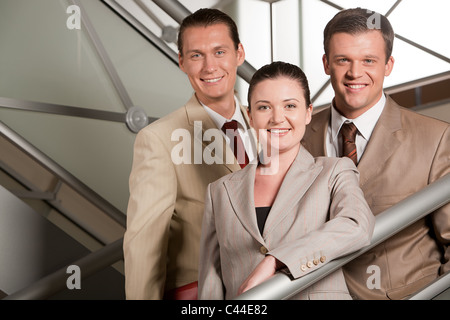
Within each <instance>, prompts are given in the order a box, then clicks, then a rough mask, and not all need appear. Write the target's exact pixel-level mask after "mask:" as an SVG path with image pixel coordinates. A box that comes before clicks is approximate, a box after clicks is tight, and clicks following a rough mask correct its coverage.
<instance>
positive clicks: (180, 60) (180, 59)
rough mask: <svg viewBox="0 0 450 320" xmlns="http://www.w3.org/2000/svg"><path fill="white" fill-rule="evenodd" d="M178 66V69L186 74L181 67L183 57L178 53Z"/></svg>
mask: <svg viewBox="0 0 450 320" xmlns="http://www.w3.org/2000/svg"><path fill="white" fill-rule="evenodd" d="M178 66H179V67H180V69H181V71H183V72H184V73H186V72H185V71H184V67H183V56H182V55H181V53H178Z"/></svg>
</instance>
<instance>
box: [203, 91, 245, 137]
mask: <svg viewBox="0 0 450 320" xmlns="http://www.w3.org/2000/svg"><path fill="white" fill-rule="evenodd" d="M200 103H201V105H202V106H203V108H204V109H205V110H206V112H207V113H208V115H209V116H210V117H211V119H212V120H213V121H214V123H215V124H216V126H217V128H219V129H220V128H222V126H223V124H224V123H225V122H228V121H231V120H236V121H237V122H238V124H239V126H240V127H241V128H243V129H245V128H247V125H246V123H245V120H244V116H243V115H242V112H241V107H240V103H239V100H238V98H237V97H236V96H234V104H235V106H236V108H235V109H234V114H233V116H232V117H231V119H226V118H225V117H223V116H222V115H220V114H219V113H217V112H216V111H214V110H213V109H211V108H210V107H208V106H207V105H205V104H203V103H202V102H201V101H200Z"/></svg>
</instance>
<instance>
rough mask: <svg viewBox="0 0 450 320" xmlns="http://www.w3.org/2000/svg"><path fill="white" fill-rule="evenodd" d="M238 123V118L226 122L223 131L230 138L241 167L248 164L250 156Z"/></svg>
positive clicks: (232, 148)
mask: <svg viewBox="0 0 450 320" xmlns="http://www.w3.org/2000/svg"><path fill="white" fill-rule="evenodd" d="M237 127H238V123H237V121H236V120H231V121H229V122H225V123H224V124H223V126H222V131H223V132H224V133H225V134H226V135H227V137H228V138H230V147H231V150H233V153H234V156H235V157H236V159H237V161H238V163H239V165H240V166H241V168H244V167H245V166H246V165H247V164H248V156H247V153H246V152H245V147H244V144H243V143H242V139H241V136H240V135H239V131H238V130H237Z"/></svg>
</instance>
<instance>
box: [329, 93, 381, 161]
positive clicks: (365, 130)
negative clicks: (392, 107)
mask: <svg viewBox="0 0 450 320" xmlns="http://www.w3.org/2000/svg"><path fill="white" fill-rule="evenodd" d="M385 104H386V96H385V95H384V94H382V95H381V98H380V100H379V101H378V102H377V103H376V104H375V105H374V106H373V107H372V108H370V109H369V110H367V111H366V112H364V113H363V114H362V115H360V116H359V117H358V118H355V119H347V118H346V117H344V116H343V115H341V114H340V113H339V112H338V111H337V110H336V108H335V107H334V105H333V104H331V122H330V126H329V127H328V130H327V137H326V148H327V156H329V157H340V156H342V152H343V151H342V137H341V135H340V134H339V130H340V129H341V126H342V125H343V124H344V123H346V122H347V123H348V122H353V124H354V125H355V126H356V128H357V129H358V132H357V134H356V141H355V142H356V154H357V157H358V162H359V160H360V159H361V157H362V155H363V154H364V150H365V149H366V146H367V143H368V142H369V139H370V136H371V135H372V132H373V129H374V128H375V125H376V124H377V122H378V119H379V118H380V115H381V112H382V111H383V109H384V105H385Z"/></svg>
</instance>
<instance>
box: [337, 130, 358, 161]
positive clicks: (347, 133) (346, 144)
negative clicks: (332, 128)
mask: <svg viewBox="0 0 450 320" xmlns="http://www.w3.org/2000/svg"><path fill="white" fill-rule="evenodd" d="M357 131H358V129H357V128H356V126H355V125H354V124H353V122H350V123H344V124H343V125H342V127H341V134H342V150H343V154H342V156H343V157H349V158H350V159H352V160H353V162H354V163H355V166H356V165H357V163H358V156H357V154H356V143H355V141H356V132H357Z"/></svg>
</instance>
